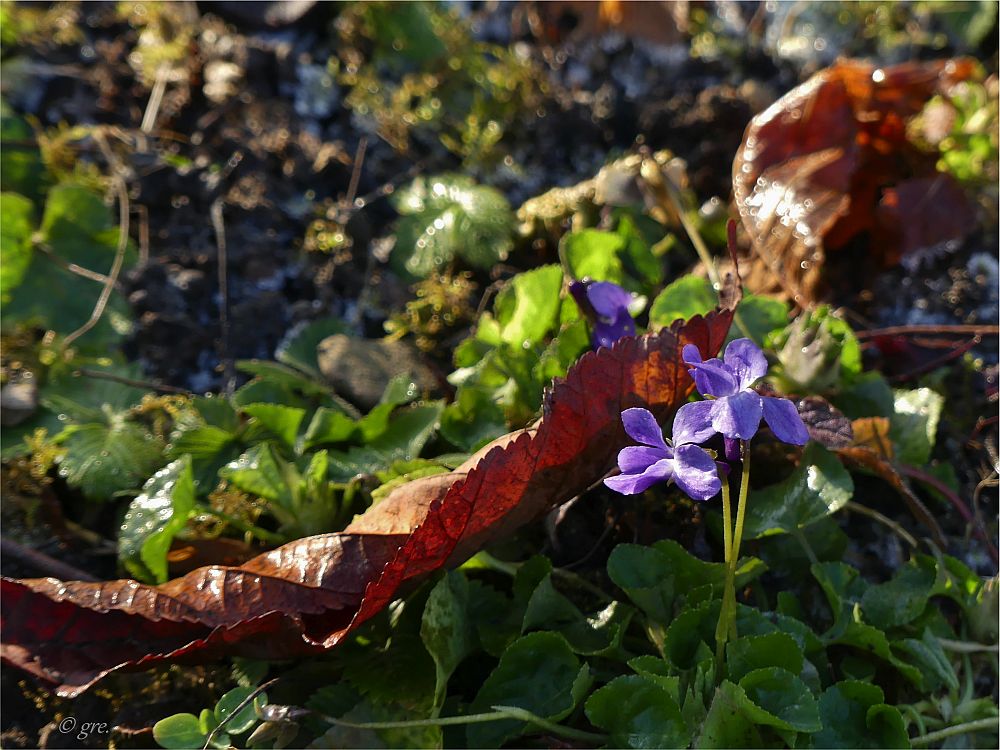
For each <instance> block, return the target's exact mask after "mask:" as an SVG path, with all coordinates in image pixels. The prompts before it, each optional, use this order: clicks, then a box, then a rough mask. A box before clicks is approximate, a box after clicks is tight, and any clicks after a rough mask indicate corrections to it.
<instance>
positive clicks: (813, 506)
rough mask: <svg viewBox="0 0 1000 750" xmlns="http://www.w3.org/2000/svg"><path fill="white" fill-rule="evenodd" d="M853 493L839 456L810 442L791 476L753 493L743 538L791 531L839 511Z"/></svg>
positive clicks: (850, 480) (849, 478) (748, 506)
mask: <svg viewBox="0 0 1000 750" xmlns="http://www.w3.org/2000/svg"><path fill="white" fill-rule="evenodd" d="M853 494H854V482H853V481H852V479H851V475H850V474H849V473H848V472H847V470H846V469H845V468H844V467H843V465H842V464H841V463H840V461H839V460H838V459H837V457H836V456H834V455H833V454H832V453H830V452H829V451H828V450H826V449H825V448H823V446H821V445H819V444H817V443H809V445H808V446H807V447H806V449H805V451H804V452H803V454H802V460H801V461H800V462H799V465H798V467H797V468H796V469H795V471H794V472H792V475H791V476H790V477H788V479H786V480H785V481H783V482H779V483H778V484H773V485H771V486H770V487H766V488H764V489H762V490H757V491H752V492H751V493H750V499H749V501H748V503H747V518H746V525H745V526H744V530H743V534H744V538H746V539H756V538H758V537H762V536H767V535H770V534H781V533H792V532H794V531H795V530H796V529H797V528H802V527H805V526H808V525H809V524H811V523H815V522H816V521H818V520H820V519H821V518H825V517H826V516H828V515H830V514H832V513H836V512H837V511H838V510H840V509H841V508H843V507H844V505H846V504H847V501H848V500H850V499H851V495H853Z"/></svg>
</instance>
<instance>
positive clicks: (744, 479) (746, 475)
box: [729, 440, 750, 573]
mask: <svg viewBox="0 0 1000 750" xmlns="http://www.w3.org/2000/svg"><path fill="white" fill-rule="evenodd" d="M740 442H741V444H742V446H743V471H742V473H741V476H740V499H739V501H738V503H737V506H736V528H735V530H734V531H733V552H732V554H731V555H730V558H729V564H730V565H731V566H732V567H733V572H734V573H735V572H736V561H737V560H739V559H740V545H741V544H742V543H743V522H744V521H746V515H747V497H748V496H749V495H750V443H749V442H747V441H746V440H743V441H740Z"/></svg>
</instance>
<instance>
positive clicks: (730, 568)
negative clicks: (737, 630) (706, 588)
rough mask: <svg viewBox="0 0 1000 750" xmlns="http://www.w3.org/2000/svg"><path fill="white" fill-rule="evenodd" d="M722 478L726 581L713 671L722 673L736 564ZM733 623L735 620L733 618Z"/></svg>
mask: <svg viewBox="0 0 1000 750" xmlns="http://www.w3.org/2000/svg"><path fill="white" fill-rule="evenodd" d="M719 478H720V479H721V480H722V533H723V541H722V544H723V546H724V547H725V553H724V554H725V561H726V581H725V584H724V585H723V588H722V609H720V610H719V624H718V625H716V627H715V673H716V674H717V675H718V676H719V677H720V678H721V677H722V675H723V674H724V670H723V666H724V662H725V653H726V641H727V640H728V636H729V631H730V620H731V619H732V617H733V615H735V613H736V565H735V564H734V563H733V528H732V527H733V510H732V502H731V501H730V498H729V482H728V478H727V477H724V476H720V477H719ZM733 623H735V620H734V619H733Z"/></svg>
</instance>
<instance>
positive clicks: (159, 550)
mask: <svg viewBox="0 0 1000 750" xmlns="http://www.w3.org/2000/svg"><path fill="white" fill-rule="evenodd" d="M194 506H195V495H194V477H193V475H192V472H191V462H190V460H189V459H187V458H181V459H178V460H177V461H174V462H173V463H171V464H168V465H167V466H165V467H164V468H162V469H161V470H160V471H158V472H156V474H154V475H153V476H152V477H151V478H150V479H149V481H148V482H146V484H145V485H144V486H143V488H142V494H141V495H139V496H138V497H137V498H136V499H135V500H133V501H132V503H131V504H130V505H129V508H128V511H127V512H126V513H125V518H124V519H123V520H122V526H121V533H120V534H119V536H118V559H119V560H121V561H122V563H123V564H124V565H125V568H126V569H127V570H128V571H129V572H130V573H131V574H132V575H133V576H134V577H136V578H139V579H141V580H146V581H152V582H154V583H163V582H164V581H166V580H167V552H169V551H170V543H171V542H172V541H173V539H174V536H175V535H176V534H177V532H179V531H181V530H182V529H183V528H184V526H185V525H186V524H187V520H188V518H189V517H190V515H191V513H192V512H193V511H194Z"/></svg>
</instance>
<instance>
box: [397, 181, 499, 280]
mask: <svg viewBox="0 0 1000 750" xmlns="http://www.w3.org/2000/svg"><path fill="white" fill-rule="evenodd" d="M393 204H394V206H395V208H396V210H397V211H399V213H400V214H401V216H400V219H399V221H398V222H397V224H396V246H395V248H394V251H393V258H394V259H395V261H396V262H397V263H401V264H402V265H403V267H404V268H405V269H406V271H407V272H409V273H410V274H412V275H413V276H416V277H419V278H425V277H427V276H429V275H430V274H431V273H432V272H433V271H435V270H440V269H441V268H442V267H443V266H444V265H445V264H447V263H449V262H450V261H451V260H452V259H453V258H454V257H455V256H460V257H461V258H463V259H464V260H465V261H466V262H468V263H469V264H470V265H472V266H475V267H476V268H490V267H491V266H493V265H494V264H495V263H497V262H499V261H502V260H504V259H506V257H507V253H509V252H510V249H511V247H512V245H513V241H512V237H513V231H514V214H513V212H512V211H511V209H510V205H509V204H508V203H507V199H506V198H504V196H503V194H502V193H500V192H499V191H498V190H495V189H494V188H490V187H485V186H482V185H476V184H475V182H474V181H473V180H472V179H471V178H469V177H466V176H462V175H455V174H446V175H439V176H437V177H423V176H421V177H417V178H416V179H415V180H413V182H411V183H410V184H409V185H407V186H406V187H404V188H402V189H401V190H398V191H397V192H396V194H395V195H394V196H393Z"/></svg>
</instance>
